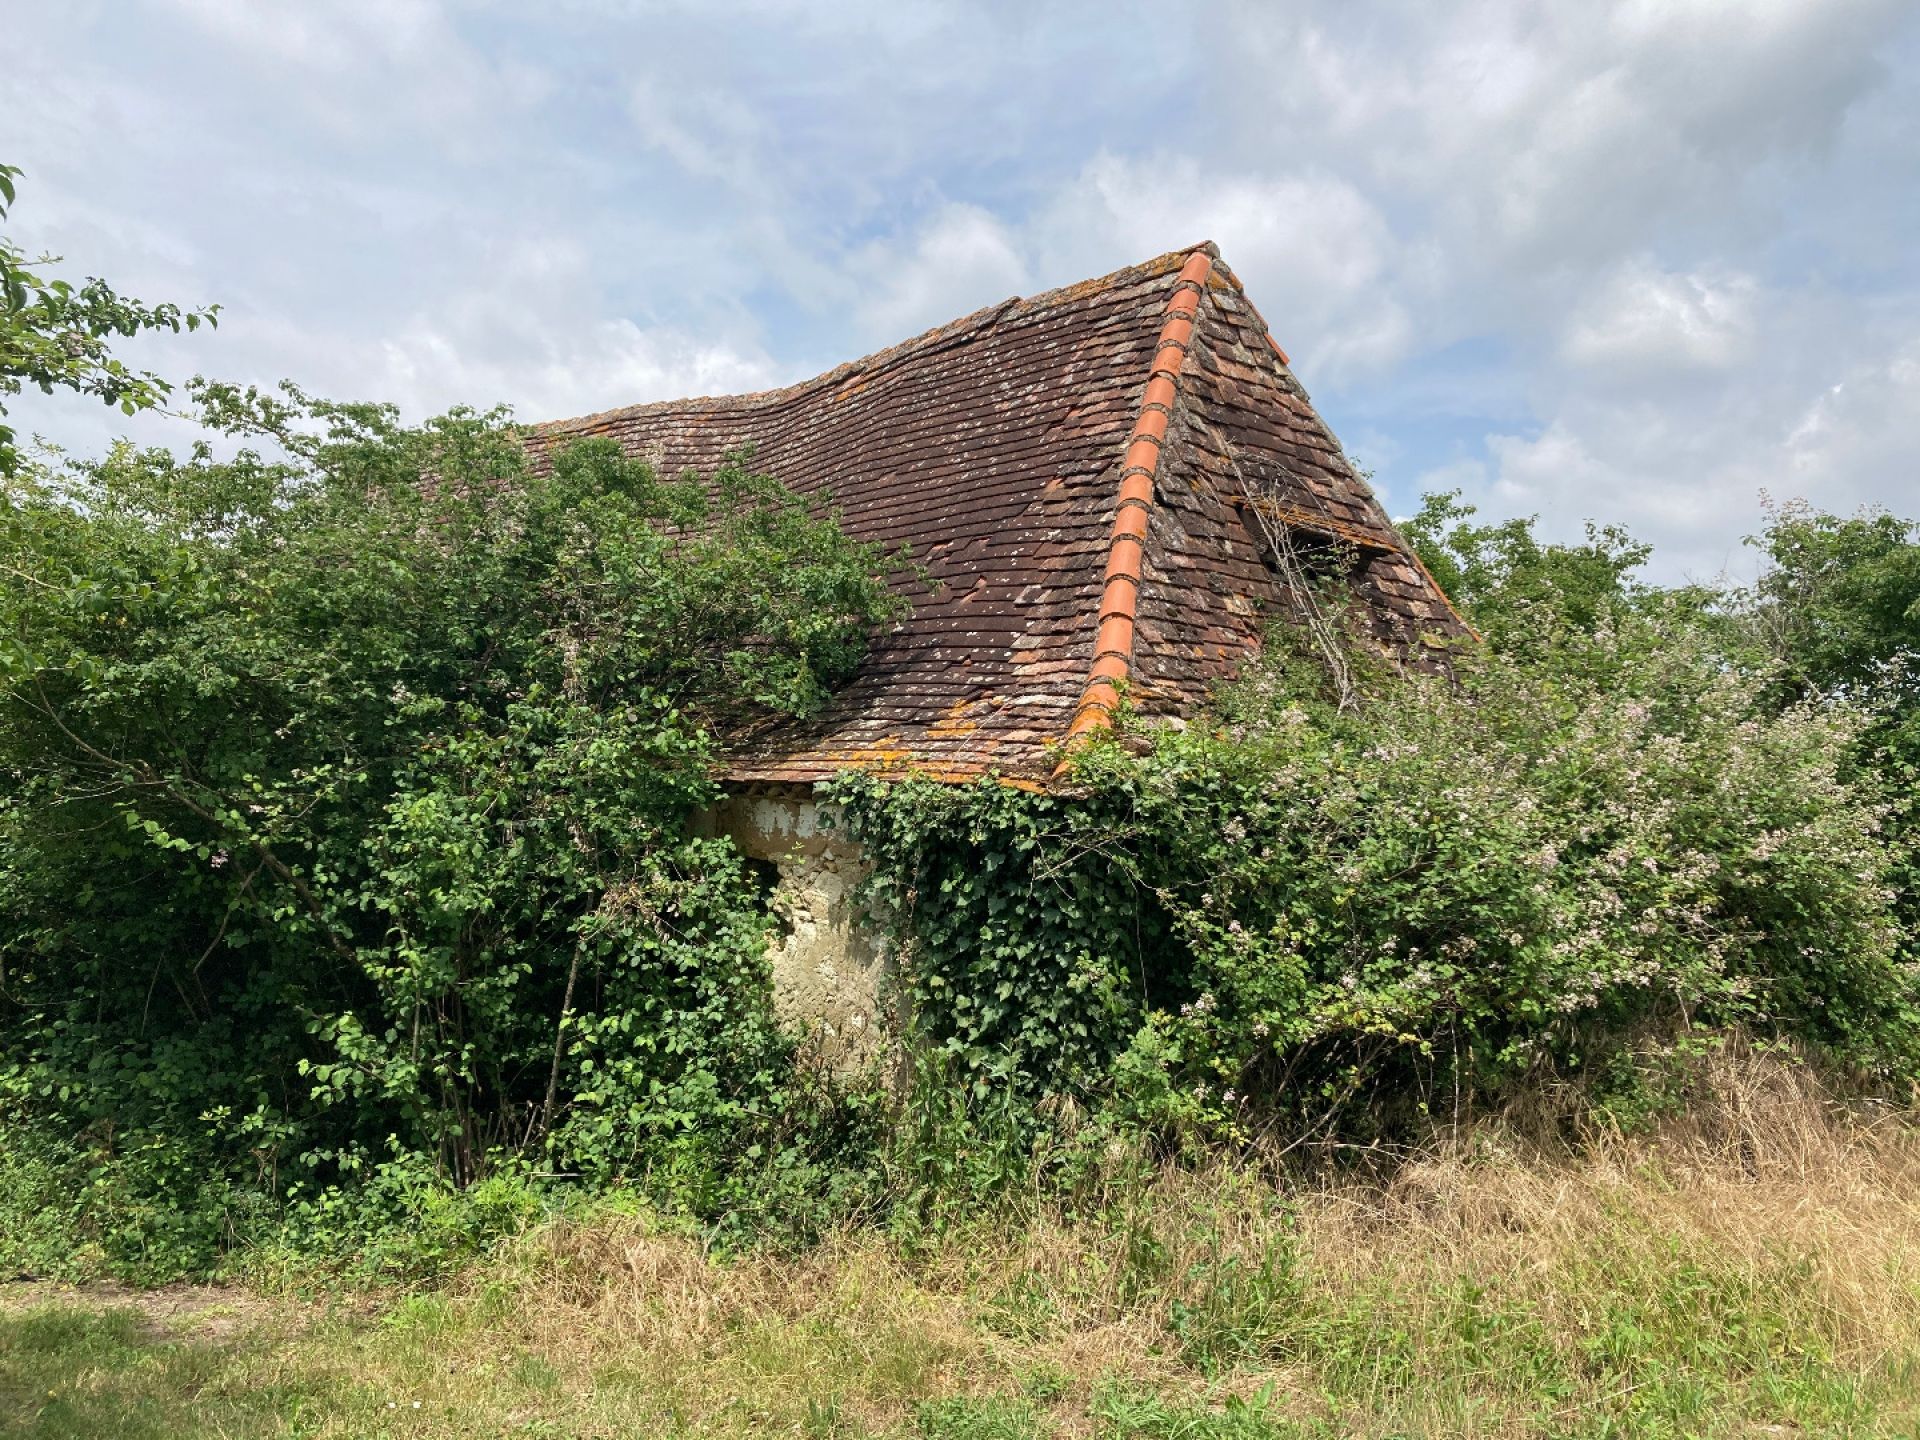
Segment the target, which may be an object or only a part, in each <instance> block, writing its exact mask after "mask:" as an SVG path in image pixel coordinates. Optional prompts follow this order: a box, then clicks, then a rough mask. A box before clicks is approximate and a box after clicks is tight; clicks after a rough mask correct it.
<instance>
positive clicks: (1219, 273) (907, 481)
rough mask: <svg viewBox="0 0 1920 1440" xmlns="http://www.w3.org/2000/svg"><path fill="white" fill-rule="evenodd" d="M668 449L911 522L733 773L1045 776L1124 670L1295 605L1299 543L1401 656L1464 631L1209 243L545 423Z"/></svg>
mask: <svg viewBox="0 0 1920 1440" xmlns="http://www.w3.org/2000/svg"><path fill="white" fill-rule="evenodd" d="M537 433H538V436H539V438H540V439H541V440H542V441H544V442H545V443H547V444H564V443H565V442H566V441H568V440H571V439H574V438H577V437H581V436H587V435H609V436H613V437H614V438H616V439H617V440H619V442H620V444H621V445H622V447H623V448H624V449H625V450H626V451H627V452H628V453H629V454H633V455H638V456H642V457H644V458H646V459H648V460H649V461H651V462H652V463H653V464H654V465H655V466H656V467H657V468H659V469H660V470H662V471H663V472H666V473H678V472H681V471H685V470H693V471H696V472H699V473H703V474H704V473H710V472H711V471H713V470H714V469H716V468H717V467H718V466H719V464H720V462H721V460H722V458H723V457H724V456H725V455H726V453H727V452H728V451H730V450H733V449H735V448H738V447H741V446H751V447H752V450H753V465H754V468H755V469H758V470H762V471H764V472H766V473H767V474H770V475H772V476H774V477H775V478H776V479H778V480H780V481H781V482H782V483H783V484H785V485H787V486H788V487H790V488H792V489H794V490H796V491H799V492H800V493H802V494H808V495H826V496H830V497H831V500H832V503H833V504H834V505H835V506H836V507H837V508H838V509H839V511H840V513H841V516H842V519H843V522H844V523H845V525H846V527H847V529H848V530H849V531H851V532H852V533H853V534H855V535H858V536H860V537H862V538H864V539H869V540H877V541H880V542H882V543H884V544H885V545H887V546H889V547H897V546H900V545H907V546H910V547H911V548H912V554H913V559H914V561H915V562H917V563H918V564H919V565H921V566H923V567H924V569H925V572H926V574H925V576H924V578H921V577H917V576H903V577H901V579H900V580H899V582H898V583H899V586H900V588H901V591H902V593H903V594H905V595H906V597H907V599H908V600H909V601H910V602H911V604H912V607H913V609H912V613H911V615H910V616H909V617H908V618H907V619H905V620H903V621H901V622H900V623H898V624H897V625H894V626H892V627H891V628H890V629H889V630H888V631H887V632H886V633H884V634H881V635H877V636H875V638H874V642H873V645H872V647H871V649H870V651H869V653H868V655H867V658H866V660H865V662H864V663H863V664H862V666H861V668H860V670H859V672H858V674H857V675H856V676H855V677H854V678H853V680H852V681H851V682H850V683H849V684H848V685H847V686H846V687H845V688H844V689H843V690H842V691H841V692H840V693H839V694H838V695H837V696H836V698H835V699H834V701H833V702H832V704H831V705H830V707H829V709H828V710H827V712H826V713H825V714H824V715H822V716H820V717H817V718H816V719H814V720H812V721H810V722H809V723H808V724H806V725H805V726H796V725H786V726H781V727H777V728H774V729H771V730H768V731H765V732H763V733H760V734H758V735H756V736H755V737H753V738H752V739H751V740H750V741H748V742H746V743H745V744H744V745H743V747H742V748H741V749H740V750H739V751H738V752H737V753H735V754H734V756H733V757H732V760H731V762H730V768H729V770H728V777H729V778H730V779H733V780H737V781H815V780H822V779H826V778H827V777H829V776H831V775H833V774H834V773H836V772H837V771H840V770H843V769H846V768H849V767H860V768H868V769H873V768H879V769H895V768H898V769H908V768H912V769H918V770H921V771H923V772H926V773H929V774H932V775H936V776H940V777H944V778H951V779H962V778H967V777H971V776H974V775H979V774H983V773H987V772H998V773H1000V774H1002V775H1004V776H1007V777H1009V778H1016V779H1022V778H1023V779H1029V780H1040V779H1044V778H1045V777H1046V776H1047V774H1048V772H1049V769H1050V765H1051V760H1050V755H1049V752H1050V750H1051V748H1052V747H1054V746H1056V745H1057V744H1058V743H1059V742H1060V741H1062V740H1063V739H1064V738H1065V737H1066V736H1067V734H1068V732H1069V729H1073V730H1075V731H1079V730H1084V729H1087V728H1090V727H1092V726H1095V725H1099V724H1103V723H1105V719H1106V715H1107V713H1108V711H1109V710H1110V709H1111V707H1112V704H1113V702H1114V699H1115V697H1116V696H1117V695H1118V694H1119V693H1120V691H1121V689H1122V687H1124V690H1125V693H1126V695H1127V697H1128V699H1129V700H1130V701H1131V702H1132V703H1133V704H1134V705H1135V706H1136V707H1137V708H1138V709H1140V710H1141V711H1142V712H1144V713H1147V714H1150V715H1151V714H1162V715H1164V714H1182V713H1186V712H1188V711H1191V710H1192V709H1193V708H1195V707H1196V706H1197V705H1199V704H1200V703H1201V702H1202V701H1203V700H1204V699H1205V696H1206V693H1207V691H1208V689H1209V687H1210V686H1212V685H1213V684H1214V683H1216V682H1217V681H1219V680H1221V679H1224V678H1226V677H1228V676H1230V675H1231V674H1232V673H1233V672H1234V671H1235V670H1236V669H1237V668H1238V667H1239V666H1240V665H1241V664H1242V663H1243V662H1244V661H1245V660H1246V659H1248V658H1249V657H1250V656H1251V655H1253V654H1254V653H1255V652H1256V651H1257V650H1258V648H1259V645H1260V642H1261V639H1262V637H1263V635H1264V633H1265V631H1266V629H1267V627H1268V626H1269V625H1270V624H1271V623H1272V621H1273V620H1274V619H1276V618H1279V617H1283V616H1290V615H1297V614H1298V613H1299V607H1300V604H1301V594H1300V591H1301V586H1300V580H1301V571H1300V567H1299V564H1298V557H1299V555H1300V554H1303V553H1304V554H1319V555H1322V556H1326V555H1338V556H1339V560H1338V566H1339V569H1340V573H1342V574H1343V575H1344V577H1345V578H1346V580H1347V582H1348V584H1349V585H1350V586H1351V588H1352V591H1353V594H1354V597H1355V600H1356V602H1357V603H1356V604H1355V606H1354V607H1353V612H1352V618H1351V623H1357V624H1358V625H1359V626H1360V627H1361V628H1363V629H1364V630H1365V632H1366V633H1367V634H1368V635H1369V636H1370V637H1371V639H1372V640H1373V642H1374V643H1375V644H1377V645H1378V646H1380V647H1381V648H1383V649H1385V650H1387V651H1389V652H1390V653H1396V654H1399V655H1403V656H1405V655H1418V654H1420V653H1421V652H1422V650H1423V647H1426V646H1429V645H1432V644H1435V643H1442V642H1444V641H1445V640H1446V639H1448V638H1450V637H1454V636H1457V635H1460V634H1463V633H1464V627H1463V626H1462V625H1461V623H1460V621H1459V619H1458V617H1457V616H1456V615H1455V614H1454V612H1453V610H1452V608H1451V606H1450V605H1449V604H1448V603H1447V600H1446V597H1445V596H1444V595H1442V594H1441V593H1440V591H1439V589H1438V587H1437V586H1436V585H1435V584H1434V583H1433V581H1432V579H1431V578H1430V577H1429V576H1427V575H1426V573H1425V571H1424V570H1423V569H1422V568H1421V566H1420V564H1419V562H1418V560H1417V559H1415V558H1414V556H1413V554H1412V552H1411V551H1410V550H1409V549H1408V547H1407V545H1406V543H1405V541H1404V540H1402V538H1401V537H1400V535H1399V534H1398V533H1397V532H1396V531H1395V530H1394V528H1393V526H1392V525H1391V524H1390V523H1389V521H1388V519H1387V517H1386V515H1385V513H1384V512H1383V511H1382V510H1381V508H1380V505H1379V503H1378V502H1377V501H1376V500H1375V499H1374V497H1373V494H1372V492H1371V491H1370V490H1369V489H1368V487H1367V485H1366V482H1365V481H1364V480H1363V479H1362V478H1361V477H1360V475H1359V474H1358V472H1357V471H1355V470H1354V468H1353V466H1352V465H1351V464H1349V463H1348V461H1347V459H1346V457H1345V456H1344V455H1343V454H1342V453H1341V450H1340V446H1339V442H1338V441H1336V440H1335V439H1334V437H1333V434H1332V432H1331V431H1329V430H1328V429H1327V427H1326V426H1325V425H1324V424H1323V423H1322V422H1321V420H1320V418H1319V416H1318V415H1316V414H1315V413H1314V411H1313V407H1312V405H1311V404H1310V403H1309V402H1308V400H1307V395H1306V392H1305V391H1304V390H1302V389H1301V388H1300V385H1299V383H1298V382H1297V381H1296V380H1295V379H1294V377H1293V373H1292V371H1291V369H1290V368H1289V366H1288V363H1287V360H1286V356H1285V355H1284V353H1282V352H1281V351H1280V349H1279V347H1278V345H1277V344H1275V343H1274V341H1273V339H1272V337H1271V336H1270V334H1269V333H1268V331H1267V327H1266V324H1265V322H1263V321H1262V320H1261V318H1260V316H1259V315H1258V313H1257V312H1256V311H1255V310H1254V309H1253V306H1252V305H1251V304H1250V303H1249V302H1248V300H1247V298H1246V295H1245V293H1244V292H1243V291H1242V290H1241V287H1240V283H1239V281H1238V280H1237V279H1236V278H1235V277H1234V275H1233V273H1232V271H1230V270H1229V269H1228V268H1227V267H1226V265H1225V264H1224V263H1222V262H1221V261H1220V258H1219V251H1218V250H1217V248H1216V247H1214V246H1213V245H1211V244H1207V245H1202V246H1199V247H1196V248H1194V249H1192V250H1180V251H1175V252H1173V253H1171V254H1168V255H1163V256H1161V257H1160V258H1158V259H1156V260H1150V261H1148V262H1147V263H1146V264H1144V265H1138V266H1134V267H1133V268H1131V269H1127V270H1121V271H1117V272H1115V273H1114V274H1112V275H1108V276H1105V277H1103V278H1101V279H1098V280H1090V281H1087V282H1085V283H1083V284H1079V285H1072V286H1068V287H1067V288H1065V289H1062V290H1053V291H1049V292H1047V293H1046V294H1043V295H1037V296H1034V297H1032V298H1030V299H1024V300H1009V301H1007V302H1005V303H1004V304H1001V305H998V306H994V307H992V308H990V309H986V310H981V311H979V312H977V313H975V314H973V315H969V316H967V317H965V318H964V319H961V320H956V321H955V322H953V323H952V324H950V325H946V326H943V327H941V328H940V329H937V330H932V331H929V332H928V333H927V334H925V335H921V336H918V337H917V338H915V339H912V340H909V341H906V342H905V343H904V344H901V345H897V346H895V347H894V348H892V349H890V350H883V351H881V352H880V353H878V354H875V355H869V356H867V357H866V358H865V359H862V360H856V361H854V362H852V363H851V364H848V365H843V366H841V367H840V368H838V369H836V370H832V371H829V372H828V373H827V374H825V375H822V376H820V377H818V378H817V379H813V380H808V381H805V382H803V383H802V384H799V385H794V386H791V387H789V388H787V389H784V390H770V391H765V392H762V393H759V394H753V395H735V396H725V397H720V398H710V399H698V400H676V401H668V402H666V403H663V404H654V405H637V406H633V407H630V408H628V409H623V410H611V411H607V412H605V413H603V414H599V415H590V416H586V417H584V418H581V419H577V420H565V421H558V422H555V423H552V424H549V425H544V426H541V427H540V428H539V431H538V432H537Z"/></svg>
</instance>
